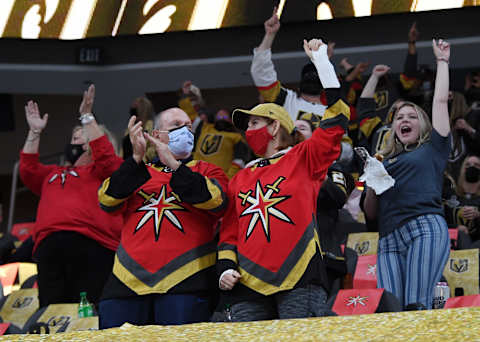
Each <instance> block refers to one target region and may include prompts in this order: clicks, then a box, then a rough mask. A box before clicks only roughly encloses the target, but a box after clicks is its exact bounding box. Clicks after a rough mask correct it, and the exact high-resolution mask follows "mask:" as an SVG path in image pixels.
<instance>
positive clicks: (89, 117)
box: [78, 113, 95, 125]
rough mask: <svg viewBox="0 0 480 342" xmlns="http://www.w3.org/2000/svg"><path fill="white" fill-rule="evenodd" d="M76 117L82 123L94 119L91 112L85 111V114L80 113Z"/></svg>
mask: <svg viewBox="0 0 480 342" xmlns="http://www.w3.org/2000/svg"><path fill="white" fill-rule="evenodd" d="M78 119H79V120H80V122H81V123H82V125H86V124H89V123H90V122H92V121H93V120H95V117H94V116H93V114H92V113H85V114H82V115H80V117H79V118H78Z"/></svg>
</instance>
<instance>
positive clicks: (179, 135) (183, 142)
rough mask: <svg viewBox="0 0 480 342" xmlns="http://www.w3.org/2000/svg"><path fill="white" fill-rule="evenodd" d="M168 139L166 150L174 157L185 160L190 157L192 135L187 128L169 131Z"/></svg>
mask: <svg viewBox="0 0 480 342" xmlns="http://www.w3.org/2000/svg"><path fill="white" fill-rule="evenodd" d="M168 139H169V141H168V148H169V149H170V151H172V153H173V154H174V155H175V156H176V157H178V158H180V159H185V158H187V157H188V156H190V153H192V150H193V134H192V132H190V130H189V129H188V128H187V126H182V127H179V128H175V129H173V130H171V131H169V132H168Z"/></svg>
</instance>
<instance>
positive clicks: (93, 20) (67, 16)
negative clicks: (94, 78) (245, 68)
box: [0, 0, 480, 39]
mask: <svg viewBox="0 0 480 342" xmlns="http://www.w3.org/2000/svg"><path fill="white" fill-rule="evenodd" d="M295 1H299V0H278V2H277V4H278V8H277V15H278V16H279V17H282V19H284V20H288V21H290V20H291V19H286V18H285V17H288V16H287V15H286V13H285V12H284V11H285V9H288V8H289V7H288V6H289V5H290V4H292V3H295ZM337 1H338V2H337ZM342 1H345V2H349V3H351V4H352V6H353V8H352V9H353V11H346V12H345V11H343V12H342V11H339V12H338V13H337V12H336V11H334V8H335V4H340V2H342ZM377 2H378V4H380V3H381V4H382V6H377ZM245 3H246V2H245ZM314 3H316V4H318V6H316V5H315V7H314V8H317V13H311V12H309V13H305V15H304V20H312V19H313V20H314V19H315V18H316V19H318V20H325V19H334V18H337V17H345V16H355V17H363V16H369V15H376V14H382V13H398V12H400V11H412V12H419V11H429V10H439V9H449V8H458V7H464V6H479V5H480V0H469V1H468V2H467V1H464V0H402V1H398V4H400V3H401V4H407V3H408V5H405V6H407V7H406V8H405V7H402V6H403V5H402V6H400V7H398V6H397V2H396V1H391V3H392V4H391V5H388V6H387V5H386V4H388V3H390V2H386V1H385V0H335V1H331V2H328V1H321V0H317V1H315V2H314ZM467 3H468V5H466V4H467ZM270 6H271V2H267V1H265V2H264V1H261V0H251V1H250V2H249V3H248V6H247V5H243V2H242V0H236V1H235V2H234V1H230V0H188V4H187V1H186V0H62V1H60V0H0V37H12V38H29V39H36V38H57V39H82V38H86V37H87V34H88V37H99V36H100V37H101V36H104V37H105V36H117V35H118V34H119V32H120V33H121V34H155V33H162V32H166V31H178V30H204V29H218V28H222V27H227V26H244V25H260V24H261V23H262V22H263V21H261V19H258V18H257V17H256V16H251V17H249V16H243V14H242V16H239V17H238V18H236V17H235V13H232V11H235V10H238V11H244V10H245V9H247V8H248V9H249V10H250V11H252V10H256V9H257V8H258V9H259V10H265V9H266V8H270ZM340 7H341V6H340ZM400 8H401V9H400ZM372 11H373V12H372ZM137 12H138V13H137ZM227 13H228V16H229V19H228V20H227V21H225V20H224V19H225V16H226V14H227ZM242 13H243V12H242ZM343 13H345V14H343ZM346 13H348V14H346ZM315 14H317V15H316V16H315ZM232 18H233V19H232ZM301 20H302V17H298V14H295V19H294V20H292V21H301Z"/></svg>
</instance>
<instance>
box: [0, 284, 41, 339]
mask: <svg viewBox="0 0 480 342" xmlns="http://www.w3.org/2000/svg"><path fill="white" fill-rule="evenodd" d="M38 307H39V301H38V289H22V290H18V291H15V292H12V293H11V294H10V295H9V296H8V297H6V299H5V301H4V303H3V305H2V307H1V309H0V317H1V318H2V320H3V322H8V323H11V324H12V325H13V326H14V327H17V328H18V329H19V332H20V331H21V330H22V329H23V328H24V327H25V324H26V323H27V321H28V319H29V318H30V317H31V316H32V315H33V314H34V313H35V312H36V311H37V310H38ZM9 330H11V329H10V328H9Z"/></svg>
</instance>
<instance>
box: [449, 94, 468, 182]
mask: <svg viewBox="0 0 480 342" xmlns="http://www.w3.org/2000/svg"><path fill="white" fill-rule="evenodd" d="M468 112H469V108H468V106H467V102H466V101H465V96H463V94H462V93H459V92H456V91H450V92H449V94H448V113H449V115H450V127H452V140H451V146H452V147H451V150H450V156H449V157H448V166H447V172H448V173H449V174H450V175H452V176H453V177H454V179H457V178H458V175H459V173H460V167H461V165H462V162H463V160H464V158H465V156H466V155H467V153H468V151H467V146H466V144H465V138H464V136H465V135H469V134H470V130H471V127H470V128H469V127H468V123H466V121H465V117H466V115H467V113H468Z"/></svg>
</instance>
